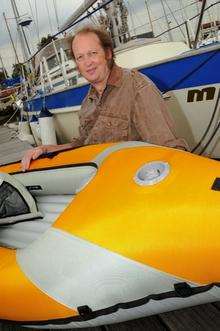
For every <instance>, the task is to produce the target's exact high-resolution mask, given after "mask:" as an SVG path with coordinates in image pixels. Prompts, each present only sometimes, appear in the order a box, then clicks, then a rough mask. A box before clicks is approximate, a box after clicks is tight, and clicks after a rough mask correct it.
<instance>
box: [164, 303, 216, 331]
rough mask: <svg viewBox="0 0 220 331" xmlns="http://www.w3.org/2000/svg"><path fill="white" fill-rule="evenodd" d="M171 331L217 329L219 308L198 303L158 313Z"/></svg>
mask: <svg viewBox="0 0 220 331" xmlns="http://www.w3.org/2000/svg"><path fill="white" fill-rule="evenodd" d="M160 317H161V319H162V320H163V322H164V323H165V324H166V325H167V327H168V328H169V330H171V331H186V330H199V331H219V330H220V310H219V309H217V307H215V306H214V305H213V304H206V305H199V306H194V307H190V308H185V309H180V310H176V311H172V312H169V313H163V314H160Z"/></svg>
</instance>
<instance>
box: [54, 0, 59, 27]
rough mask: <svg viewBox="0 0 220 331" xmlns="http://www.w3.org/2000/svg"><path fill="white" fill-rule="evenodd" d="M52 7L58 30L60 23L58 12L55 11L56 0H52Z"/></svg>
mask: <svg viewBox="0 0 220 331" xmlns="http://www.w3.org/2000/svg"><path fill="white" fill-rule="evenodd" d="M53 7H54V11H55V16H56V21H57V31H58V32H59V30H60V23H59V17H58V12H57V2H56V0H53Z"/></svg>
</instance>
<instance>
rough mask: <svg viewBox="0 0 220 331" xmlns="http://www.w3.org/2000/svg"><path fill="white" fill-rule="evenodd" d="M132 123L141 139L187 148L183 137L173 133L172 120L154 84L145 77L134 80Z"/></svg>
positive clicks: (157, 143)
mask: <svg viewBox="0 0 220 331" xmlns="http://www.w3.org/2000/svg"><path fill="white" fill-rule="evenodd" d="M134 89H135V100H134V109H133V112H132V113H133V114H132V121H133V124H134V126H135V128H136V130H137V132H138V134H139V135H140V137H141V139H142V140H143V141H147V142H149V143H153V144H156V145H163V146H168V147H174V148H179V149H183V150H188V145H187V143H186V142H185V140H184V139H182V138H179V137H177V136H176V134H175V129H174V122H173V120H172V118H171V116H170V115H169V113H168V110H167V107H166V104H165V101H164V100H163V98H162V95H161V94H160V92H159V90H158V89H157V88H156V86H155V85H154V84H153V83H152V82H151V81H150V80H149V79H146V78H145V77H142V76H141V77H139V79H138V80H135V87H134Z"/></svg>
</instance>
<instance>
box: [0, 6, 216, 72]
mask: <svg viewBox="0 0 220 331" xmlns="http://www.w3.org/2000/svg"><path fill="white" fill-rule="evenodd" d="M0 1H1V2H0V15H1V19H0V31H1V33H0V55H1V57H2V59H3V63H4V66H5V67H6V69H7V71H8V72H9V73H10V70H11V66H12V64H13V63H16V58H15V54H14V52H13V48H12V46H11V43H10V38H9V35H8V32H7V29H6V24H5V22H4V19H3V16H2V15H3V12H4V13H5V15H6V17H7V22H8V24H9V27H10V31H11V34H12V38H13V41H14V43H15V45H16V49H17V51H18V54H19V56H21V55H20V50H19V40H18V33H17V31H16V25H15V19H14V18H13V16H14V15H13V11H12V7H11V1H10V0H0ZM195 1H196V0H167V1H164V2H167V4H168V5H169V6H170V7H171V8H172V10H175V9H179V7H180V4H181V2H182V3H184V4H185V5H189V4H191V3H194V2H195ZM216 1H217V0H208V1H207V2H208V4H210V3H214V2H216ZM54 2H55V3H56V6H57V12H58V17H59V24H60V25H62V24H63V23H64V22H65V21H66V19H67V18H69V16H70V15H71V14H72V13H73V12H74V10H75V9H76V8H78V7H79V5H80V4H81V3H82V2H83V0H16V4H17V7H18V11H19V14H20V15H24V14H28V15H29V16H31V17H32V18H33V22H32V23H31V25H30V26H29V28H25V31H26V35H27V38H28V41H29V44H30V48H31V49H32V51H33V52H34V51H36V45H37V43H38V41H39V40H40V39H41V38H42V37H43V36H47V35H48V34H52V35H53V34H55V33H56V32H57V22H56V15H55V10H54ZM147 2H148V4H149V7H150V10H151V15H152V19H153V20H155V19H157V18H158V17H160V16H162V15H163V12H162V8H161V5H160V0H148V1H147ZM125 4H126V5H127V8H128V10H129V11H132V12H136V15H132V20H130V24H132V23H134V25H135V26H137V25H139V26H140V25H145V24H146V22H147V21H148V18H147V12H146V6H145V2H144V0H130V1H129V3H128V0H125ZM218 7H220V5H218ZM196 8H197V5H195V6H193V7H192V6H191V7H190V12H189V11H188V13H187V14H188V15H189V17H190V16H192V15H194V14H195V11H196ZM166 11H167V12H169V9H168V7H167V6H166ZM219 11H220V9H218V13H217V14H216V13H215V14H216V15H217V17H215V18H218V19H219ZM179 15H180V14H179ZM169 20H170V21H171V26H174V25H175V22H174V19H173V18H172V17H171V16H170V17H169ZM37 26H38V30H37ZM145 26H146V25H145ZM148 26H149V25H148ZM156 29H157V33H159V32H160V29H161V23H160V24H157V25H156ZM138 32H139V33H141V32H143V31H141V30H140V29H139V31H138ZM179 38H181V36H179ZM21 61H22V58H21ZM0 67H1V65H0Z"/></svg>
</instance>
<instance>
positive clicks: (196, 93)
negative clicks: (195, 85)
mask: <svg viewBox="0 0 220 331" xmlns="http://www.w3.org/2000/svg"><path fill="white" fill-rule="evenodd" d="M215 90H216V88H215V87H213V86H212V87H205V88H203V89H202V90H199V89H195V90H190V91H188V95H187V102H194V101H203V100H204V98H205V100H213V99H214V96H215Z"/></svg>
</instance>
